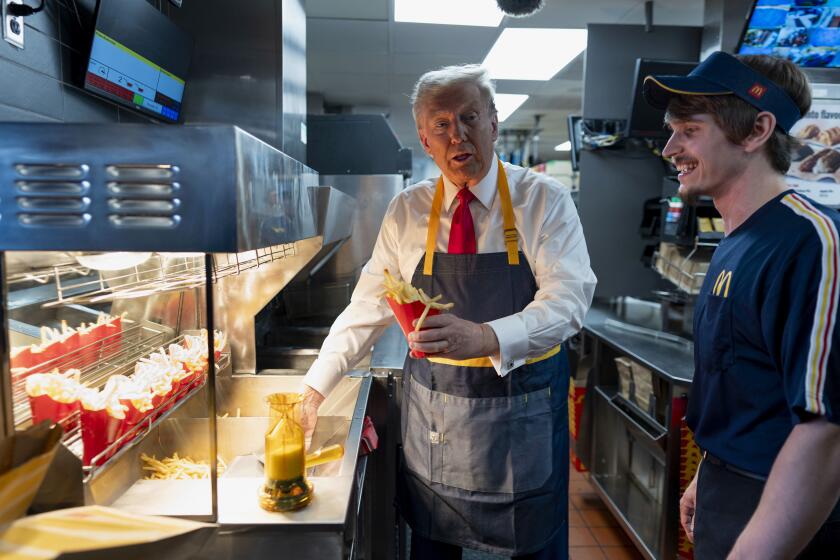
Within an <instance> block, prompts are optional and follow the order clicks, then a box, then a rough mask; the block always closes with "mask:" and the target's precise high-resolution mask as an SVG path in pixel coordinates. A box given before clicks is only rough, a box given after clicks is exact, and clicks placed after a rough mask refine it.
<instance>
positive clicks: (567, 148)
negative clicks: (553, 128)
mask: <svg viewBox="0 0 840 560" xmlns="http://www.w3.org/2000/svg"><path fill="white" fill-rule="evenodd" d="M554 151H555V152H571V151H572V142H571V140H566V141H565V142H563V143H562V144H557V145H556V146H554Z"/></svg>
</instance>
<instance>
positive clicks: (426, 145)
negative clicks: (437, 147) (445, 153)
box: [417, 126, 432, 155]
mask: <svg viewBox="0 0 840 560" xmlns="http://www.w3.org/2000/svg"><path fill="white" fill-rule="evenodd" d="M417 136H418V137H419V138H420V144H422V145H423V151H424V152H426V153H427V154H428V155H432V147H431V146H430V145H429V135H428V134H426V132H425V131H424V130H423V127H421V126H418V127H417Z"/></svg>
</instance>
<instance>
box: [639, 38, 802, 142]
mask: <svg viewBox="0 0 840 560" xmlns="http://www.w3.org/2000/svg"><path fill="white" fill-rule="evenodd" d="M642 91H643V93H644V96H645V100H646V101H647V102H648V103H649V104H651V105H653V106H654V107H656V108H657V109H667V108H668V102H669V101H670V100H671V98H672V97H674V96H675V95H735V96H738V97H739V98H741V99H743V100H744V101H746V102H747V103H749V104H750V105H752V106H753V107H755V108H756V109H758V110H759V111H767V112H769V113H773V115H775V116H776V123H777V124H778V126H779V127H780V128H781V129H782V130H784V131H785V132H786V133H789V132H790V129H791V127H792V126H793V125H794V123H796V121H798V120H799V119H800V118H801V117H802V115H801V114H800V112H799V107H797V106H796V103H794V102H793V99H791V98H790V96H789V95H788V94H787V93H786V92H785V90H783V89H782V88H781V87H779V86H778V85H776V83H775V82H773V81H772V80H770V79H769V78H768V77H767V76H765V75H764V74H761V73H760V72H756V71H755V70H753V69H752V68H750V67H749V66H747V65H746V64H744V63H743V62H741V61H740V60H738V59H737V58H735V57H734V56H732V55H731V54H728V53H725V52H716V53H713V54H711V55H709V57H708V58H707V59H706V60H704V61H703V62H701V63H700V64H698V65H697V67H696V68H695V69H694V70H692V71H691V73H690V74H689V75H688V76H647V77H645V81H644V85H643V87H642Z"/></svg>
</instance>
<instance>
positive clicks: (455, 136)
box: [449, 122, 467, 144]
mask: <svg viewBox="0 0 840 560" xmlns="http://www.w3.org/2000/svg"><path fill="white" fill-rule="evenodd" d="M449 139H450V140H451V141H452V143H453V144H460V143H461V142H463V141H464V140H466V139H467V127H466V126H464V124H463V123H460V122H456V123H455V125H454V126H453V127H452V128H451V129H450V132H449Z"/></svg>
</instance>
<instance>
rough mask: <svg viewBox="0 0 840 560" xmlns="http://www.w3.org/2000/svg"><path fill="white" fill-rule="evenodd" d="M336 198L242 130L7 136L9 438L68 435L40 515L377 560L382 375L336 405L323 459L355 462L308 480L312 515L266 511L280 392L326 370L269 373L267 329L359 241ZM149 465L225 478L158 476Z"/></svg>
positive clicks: (4, 351)
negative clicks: (268, 443) (272, 406)
mask: <svg viewBox="0 0 840 560" xmlns="http://www.w3.org/2000/svg"><path fill="white" fill-rule="evenodd" d="M317 185H318V175H317V173H315V172H314V171H313V170H312V169H310V168H308V167H306V166H305V165H303V164H301V163H299V162H298V161H296V160H294V159H292V158H289V157H288V156H286V155H285V154H283V153H282V152H280V151H278V150H276V149H275V148H273V147H271V146H270V145H268V144H266V143H264V142H262V141H260V140H258V139H257V138H255V137H254V136H252V135H250V134H248V133H246V132H244V131H243V130H241V129H239V128H236V127H234V126H223V125H207V126H183V127H164V126H155V125H125V124H120V125H114V124H102V125H98V124H97V125H68V124H60V125H52V124H28V123H27V124H23V123H21V124H15V123H3V124H0V325H2V336H0V372H1V373H2V377H1V378H0V390H2V405H3V417H2V428H3V430H4V432H5V435H9V434H10V433H12V432H13V431H14V430H15V429H22V428H25V427H27V426H28V425H30V424H31V423H32V422H33V421H34V420H41V419H42V418H48V419H52V420H55V421H58V422H59V423H61V424H62V425H63V427H64V429H65V435H64V439H63V443H64V447H63V449H62V450H60V451H61V452H60V453H59V457H58V458H57V460H56V463H55V464H54V465H53V468H52V469H53V473H52V474H51V476H50V477H48V486H49V482H50V480H51V479H52V480H53V483H52V484H53V486H50V489H51V490H53V491H52V492H51V493H50V495H49V498H50V501H51V502H52V503H50V501H42V503H41V505H40V506H39V502H38V501H37V500H36V506H39V507H42V508H44V509H46V508H48V507H51V506H53V507H54V506H56V505H81V504H86V505H90V504H99V505H106V506H111V507H115V508H119V509H122V510H125V511H129V512H135V513H144V514H154V515H170V516H177V517H183V518H189V519H196V520H202V521H209V522H215V523H217V524H218V526H219V529H218V531H217V532H216V534H215V536H214V539H213V540H212V541H211V542H208V543H207V544H206V546H205V547H204V549H203V550H202V555H201V557H206V558H258V557H262V556H272V557H273V556H276V555H277V551H278V547H283V548H286V547H288V548H289V549H294V550H296V557H297V558H310V557H317V558H355V557H364V556H365V555H364V554H360V548H361V547H362V545H363V540H364V539H363V538H360V537H363V534H364V533H365V531H366V530H365V523H367V522H368V521H367V519H366V517H365V515H364V511H363V507H362V505H363V503H364V500H363V499H362V496H363V493H364V488H365V468H366V457H359V456H358V449H359V443H360V438H361V432H362V423H363V420H364V416H365V411H366V408H367V400H368V394H369V391H370V385H371V378H370V374H369V373H368V372H367V371H354V372H351V374H350V375H348V376H347V377H346V378H345V379H343V380H342V382H341V384H340V385H339V386H338V387H337V389H336V390H335V391H334V392H333V393H331V395H330V397H329V399H327V401H326V402H325V403H324V405H323V406H322V407H321V410H320V412H319V414H320V417H319V421H318V425H317V428H316V431H315V434H314V435H313V438H312V444H311V447H310V449H312V450H314V449H318V448H321V447H326V446H329V445H332V444H336V443H340V444H342V445H343V447H344V449H345V453H344V456H343V458H342V459H341V460H340V461H335V462H332V463H326V464H323V465H319V466H316V467H313V468H310V469H308V473H307V475H308V478H309V480H311V481H312V482H313V484H314V487H315V494H314V498H313V500H312V503H311V504H310V505H309V506H308V507H307V508H305V509H303V510H300V511H297V512H290V513H269V512H266V511H263V510H262V509H260V507H259V503H258V494H259V490H260V488H261V485H262V484H263V480H264V477H263V469H262V466H261V464H260V462H259V460H258V458H257V457H258V455H259V454H260V453H262V448H263V437H264V433H265V429H266V426H267V416H268V406H267V404H266V401H265V397H266V396H267V395H269V394H271V393H275V392H296V391H300V390H301V380H302V375H303V373H305V367H306V365H307V364H302V365H301V364H298V365H297V366H296V368H294V369H276V370H262V371H260V370H258V369H257V363H258V356H257V353H258V346H259V341H258V338H259V336H260V335H259V328H258V327H257V326H256V324H255V323H256V318H257V317H258V315H259V314H260V312H261V311H262V310H263V309H265V308H266V306H269V304H270V303H271V302H272V301H273V300H275V298H276V296H277V295H278V294H279V293H280V292H281V291H282V290H283V288H284V287H285V286H286V285H287V284H288V283H289V282H290V281H291V280H292V279H293V278H295V277H296V276H297V275H298V274H299V273H300V272H301V271H302V270H305V269H306V267H312V266H313V263H314V264H315V266H318V265H319V264H322V263H323V261H324V260H326V259H329V258H330V256H331V255H332V254H333V253H334V252H335V251H334V249H335V247H337V246H340V245H341V244H342V243H343V242H344V241H346V238H347V237H348V236H349V235H350V227H351V226H350V225H351V223H352V220H351V219H350V218H349V217H352V214H353V211H354V209H355V205H356V203H355V200H354V199H353V198H352V197H350V196H348V195H346V194H344V193H342V192H340V191H338V190H336V189H333V188H330V187H324V186H317ZM348 216H349V217H348ZM211 349H212V350H211ZM313 358H314V356H313ZM194 362H195V363H197V364H198V365H195V363H194ZM173 363H175V364H181V365H183V368H180V369H179V368H176V369H178V371H177V372H176V373H172V371H171V370H167V371H169V373H168V374H167V375H168V377H167V376H166V375H163V376H162V377H161V376H157V377H155V372H157V371H159V370H161V368H162V369H163V370H166V368H167V367H171V366H172V364H173ZM162 364H163V365H162ZM188 366H189V367H188ZM163 378H166V379H167V381H166V383H163V382H162V381H161V379H163ZM149 379H151V381H148V380H149ZM144 380H147V381H148V386H149V387H151V388H150V389H148V391H147V392H146V393H143V394H144V395H146V397H148V398H146V400H144V397H140V396H138V392H137V391H134V392H132V389H135V388H136V387H139V386H140V384H141V382H145V381H144ZM164 385H165V387H164ZM74 387H75V389H73V388H74ZM70 391H77V392H78V395H81V396H80V397H79V399H78V401H72V402H70V401H71V399H68V398H65V397H66V395H67V393H68V392H70ZM149 391H150V392H149ZM115 395H118V398H117V396H115ZM45 399H47V400H45ZM63 401H68V402H63ZM144 404H145V406H144ZM115 410H116V412H115ZM150 457H154V458H155V461H161V460H163V459H164V458H172V459H175V463H177V464H181V465H182V468H184V469H186V468H187V467H184V466H183V464H184V463H183V460H184V459H185V458H189V459H190V460H191V461H192V462H193V464H192V465H191V466H190V467H189V468H197V469H204V471H205V475H206V476H204V477H203V478H189V479H181V478H171V477H170V478H166V477H164V478H162V479H150V478H148V477H147V474H148V472H149V469H150V467H149V465H150V464H152V465H156V464H159V463H156V462H153V461H150V460H149V459H148V458H150ZM178 461H181V463H178ZM144 467H145V468H144ZM56 478H58V479H61V481H60V483H57V482H55V479H56ZM56 488H61V490H62V491H61V492H57V491H55V489H56ZM42 494H46V493H44V492H42ZM45 497H46V496H42V498H45Z"/></svg>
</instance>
